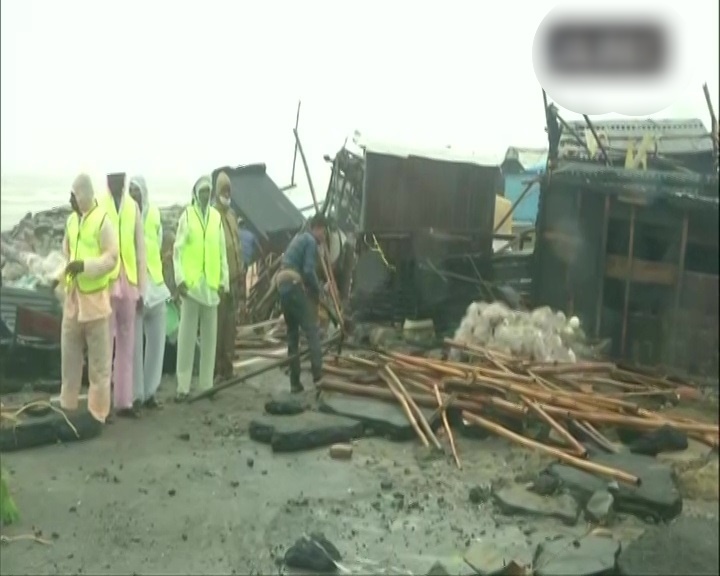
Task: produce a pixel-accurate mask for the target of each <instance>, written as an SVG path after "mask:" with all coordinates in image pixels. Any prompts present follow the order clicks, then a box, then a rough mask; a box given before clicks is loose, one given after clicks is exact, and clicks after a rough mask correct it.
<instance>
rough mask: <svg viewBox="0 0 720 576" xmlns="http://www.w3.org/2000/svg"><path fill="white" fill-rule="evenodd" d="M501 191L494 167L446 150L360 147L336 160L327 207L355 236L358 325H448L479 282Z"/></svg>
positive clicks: (474, 295) (378, 145) (489, 249)
mask: <svg viewBox="0 0 720 576" xmlns="http://www.w3.org/2000/svg"><path fill="white" fill-rule="evenodd" d="M360 158H362V160H363V162H362V164H361V165H359V163H358V160H359V159H360ZM358 166H361V167H362V172H360V170H359V169H358ZM359 175H361V176H362V181H361V185H362V188H360V181H359V177H358V176H359ZM333 182H334V184H333ZM503 185H504V182H503V177H502V171H501V169H500V167H499V166H498V165H488V164H485V163H484V162H483V159H482V158H479V157H477V156H473V155H466V154H460V153H458V152H456V151H454V150H451V149H441V150H419V149H410V148H403V147H400V146H393V145H389V144H386V143H377V142H373V143H371V142H366V143H363V144H362V156H360V155H359V154H354V153H350V152H348V153H341V154H340V155H338V157H336V161H335V170H334V174H333V178H332V179H331V189H333V190H335V193H334V194H333V196H335V198H334V199H333V200H332V202H331V203H330V204H328V209H329V213H330V214H331V215H337V216H340V218H338V220H339V222H340V223H341V226H342V225H343V224H345V225H348V224H350V223H351V222H352V224H353V225H355V230H356V231H357V237H358V244H357V250H356V251H357V263H356V267H355V274H354V278H353V290H352V296H351V307H352V309H353V311H354V312H355V314H356V316H358V318H357V319H358V320H361V321H388V320H390V321H395V322H402V321H403V320H406V319H410V320H416V319H424V318H432V319H433V321H434V322H435V326H436V328H438V329H439V330H440V331H443V330H446V329H450V328H452V327H454V325H455V324H456V323H457V322H458V321H459V319H460V317H461V316H462V314H463V312H464V310H465V308H466V307H467V305H468V303H469V302H471V301H472V300H474V299H476V298H478V295H479V293H480V292H479V286H481V285H482V282H483V281H482V278H483V277H487V273H488V271H487V267H488V263H489V259H490V256H491V254H492V241H493V223H494V218H495V198H496V195H497V194H498V193H500V194H502V191H503ZM333 186H334V188H333ZM338 190H340V191H342V195H340V194H338V193H337V191H338ZM328 196H331V195H330V194H329V195H328Z"/></svg>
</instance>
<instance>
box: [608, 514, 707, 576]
mask: <svg viewBox="0 0 720 576" xmlns="http://www.w3.org/2000/svg"><path fill="white" fill-rule="evenodd" d="M718 536H719V534H718V521H717V519H714V520H708V519H705V518H688V517H681V518H678V519H677V520H676V521H675V522H673V523H672V524H667V525H663V526H651V527H649V528H648V529H647V530H646V531H645V532H644V533H643V534H642V535H641V536H640V537H639V538H638V539H636V540H635V541H633V542H632V543H630V544H629V545H628V546H627V547H626V548H625V549H624V550H623V551H622V552H621V553H620V557H619V558H618V571H619V573H620V574H626V575H628V576H629V575H631V574H632V575H635V574H657V575H658V576H665V575H668V576H669V575H671V574H672V575H675V574H703V575H705V574H720V562H719V559H718Z"/></svg>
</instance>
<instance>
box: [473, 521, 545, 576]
mask: <svg viewBox="0 0 720 576" xmlns="http://www.w3.org/2000/svg"><path fill="white" fill-rule="evenodd" d="M512 530H515V531H517V534H516V536H515V537H512V534H509V535H508V536H509V537H508V538H504V539H502V540H496V539H492V538H483V539H480V540H476V541H475V542H473V543H472V544H470V546H469V547H468V550H467V552H466V553H465V562H467V564H468V565H469V566H471V567H472V568H473V570H475V572H477V573H478V574H480V575H481V576H492V575H494V574H501V573H502V572H503V571H504V569H505V567H506V566H508V565H509V564H510V563H511V562H515V563H516V564H519V565H521V566H530V565H532V560H533V552H534V549H533V548H531V547H530V546H528V544H527V541H526V538H525V535H524V534H523V533H522V531H521V530H520V529H519V528H512Z"/></svg>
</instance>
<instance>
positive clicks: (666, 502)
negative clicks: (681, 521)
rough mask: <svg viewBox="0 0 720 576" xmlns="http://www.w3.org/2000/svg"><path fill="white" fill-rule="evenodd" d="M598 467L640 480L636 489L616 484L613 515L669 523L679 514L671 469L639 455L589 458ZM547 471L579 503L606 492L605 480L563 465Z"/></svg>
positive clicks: (619, 454) (622, 454) (626, 453)
mask: <svg viewBox="0 0 720 576" xmlns="http://www.w3.org/2000/svg"><path fill="white" fill-rule="evenodd" d="M589 459H590V460H591V461H593V462H597V463H598V464H603V465H605V466H608V467H611V468H616V469H618V470H623V471H625V472H628V473H630V474H633V475H635V476H638V477H639V478H640V480H641V484H640V486H630V485H628V484H626V483H624V482H621V483H619V486H618V490H617V492H615V493H614V494H613V496H614V497H615V503H614V509H615V511H616V512H621V513H628V514H634V515H636V516H638V517H640V518H642V519H646V518H651V519H653V520H655V521H668V520H672V519H673V518H675V517H676V516H678V515H679V514H680V512H681V511H682V497H681V496H680V492H679V490H678V488H677V486H676V485H675V481H674V479H673V473H672V468H671V467H670V465H668V464H664V463H662V462H658V461H657V460H655V458H651V457H649V456H643V455H641V454H630V453H629V452H620V453H618V454H592V455H590V456H589ZM547 471H548V472H549V473H550V474H552V475H554V476H556V477H557V478H558V479H559V480H560V482H561V484H562V485H563V487H565V488H567V489H568V490H570V491H571V492H572V493H573V494H574V495H576V497H577V498H578V499H579V500H580V501H586V500H588V499H589V498H590V497H591V496H592V494H593V493H594V492H596V491H598V490H606V489H607V479H606V478H603V477H600V476H595V475H594V474H590V473H588V472H584V471H582V470H578V469H577V468H573V467H571V466H566V465H564V464H551V465H550V466H549V467H548V469H547Z"/></svg>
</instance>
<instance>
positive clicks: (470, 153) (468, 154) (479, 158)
mask: <svg viewBox="0 0 720 576" xmlns="http://www.w3.org/2000/svg"><path fill="white" fill-rule="evenodd" d="M353 143H354V144H355V145H356V146H357V147H359V148H360V149H361V150H364V151H365V153H373V154H383V155H385V156H396V157H398V158H409V157H410V156H417V157H420V158H427V159H429V160H439V161H443V162H459V163H462V164H477V165H479V166H500V164H501V163H502V161H503V158H504V156H503V154H501V153H484V152H479V151H476V150H464V149H461V148H453V147H452V146H444V147H425V146H413V145H411V144H403V143H397V142H389V141H386V140H372V139H367V138H364V137H363V136H360V135H356V137H355V139H354V140H353Z"/></svg>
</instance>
